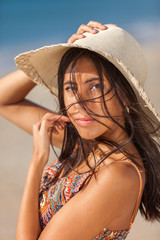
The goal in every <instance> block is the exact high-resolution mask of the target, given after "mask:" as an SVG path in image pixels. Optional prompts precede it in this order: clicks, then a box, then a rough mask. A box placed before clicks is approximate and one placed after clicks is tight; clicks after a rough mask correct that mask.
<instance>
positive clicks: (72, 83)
mask: <svg viewBox="0 0 160 240" xmlns="http://www.w3.org/2000/svg"><path fill="white" fill-rule="evenodd" d="M67 84H70V85H76V84H77V83H76V82H73V81H70V80H69V81H66V82H64V85H67Z"/></svg>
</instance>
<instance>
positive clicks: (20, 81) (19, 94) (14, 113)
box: [0, 70, 63, 147]
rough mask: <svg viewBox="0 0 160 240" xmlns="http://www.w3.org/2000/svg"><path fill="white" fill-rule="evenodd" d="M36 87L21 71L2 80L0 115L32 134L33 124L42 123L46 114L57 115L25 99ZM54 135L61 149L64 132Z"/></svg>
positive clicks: (0, 86)
mask: <svg viewBox="0 0 160 240" xmlns="http://www.w3.org/2000/svg"><path fill="white" fill-rule="evenodd" d="M35 85H36V84H35V83H34V82H33V81H32V80H31V79H30V78H29V77H28V76H26V74H25V73H23V72H22V71H20V70H18V71H16V72H13V73H11V74H8V75H7V76H5V77H4V78H2V79H0V115H2V116H3V117H5V118H6V119H8V120H9V121H11V122H12V123H14V124H15V125H17V126H18V127H20V128H22V129H23V130H25V131H26V132H28V133H30V134H32V127H33V124H35V123H37V122H38V121H40V119H41V118H42V117H43V116H44V115H45V114H46V113H50V114H51V116H54V115H55V113H53V112H51V111H50V110H48V109H46V108H43V107H42V106H39V105H37V104H36V103H33V102H31V101H29V100H27V99H25V97H26V96H27V94H28V93H29V92H30V91H31V90H32V89H33V88H34V87H35ZM59 130H60V129H59ZM53 135H54V136H53V137H54V144H55V146H57V147H61V144H62V140H63V130H61V131H59V134H53Z"/></svg>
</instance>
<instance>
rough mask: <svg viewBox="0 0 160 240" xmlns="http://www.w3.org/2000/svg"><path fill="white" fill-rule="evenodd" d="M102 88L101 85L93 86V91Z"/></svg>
mask: <svg viewBox="0 0 160 240" xmlns="http://www.w3.org/2000/svg"><path fill="white" fill-rule="evenodd" d="M100 88H101V85H100V84H98V83H97V84H93V85H92V86H91V90H92V89H93V90H96V89H100Z"/></svg>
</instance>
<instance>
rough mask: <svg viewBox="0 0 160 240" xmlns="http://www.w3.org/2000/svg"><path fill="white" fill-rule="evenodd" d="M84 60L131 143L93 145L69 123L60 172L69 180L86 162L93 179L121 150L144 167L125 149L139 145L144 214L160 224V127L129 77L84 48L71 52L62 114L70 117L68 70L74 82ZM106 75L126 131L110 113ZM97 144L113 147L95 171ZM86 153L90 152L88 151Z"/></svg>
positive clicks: (61, 72)
mask: <svg viewBox="0 0 160 240" xmlns="http://www.w3.org/2000/svg"><path fill="white" fill-rule="evenodd" d="M82 56H86V57H88V58H90V59H91V60H92V62H93V63H94V65H95V68H96V69H97V72H98V74H99V78H100V82H101V93H102V96H101V98H102V99H103V104H104V108H105V111H106V117H107V118H108V117H109V118H110V119H111V120H112V121H114V122H115V123H116V124H118V125H119V126H120V127H121V128H123V129H124V130H125V131H126V132H127V135H128V140H127V141H126V142H125V143H123V144H118V143H117V142H114V141H111V140H110V139H106V138H102V137H98V138H97V139H94V140H93V141H91V140H86V139H83V138H81V137H80V136H79V134H78V132H77V130H76V128H75V127H74V126H73V125H72V123H67V126H66V127H65V130H64V140H63V145H62V150H61V154H60V156H59V161H60V162H61V163H62V165H61V169H60V171H62V170H63V175H62V177H65V176H67V175H68V174H69V173H70V172H71V171H73V170H74V171H75V168H76V167H78V166H79V165H80V164H81V163H82V162H83V161H86V164H87V165H88V166H89V168H90V171H91V172H92V174H91V175H90V177H91V176H92V175H93V174H94V173H95V169H96V168H97V166H98V165H100V164H101V163H102V162H103V161H104V160H105V159H106V158H107V157H109V156H110V155H111V154H113V153H114V152H116V151H118V150H119V151H121V152H123V153H124V154H125V156H126V157H127V158H129V159H130V160H131V161H132V162H134V163H135V164H136V165H138V166H139V167H140V165H139V164H138V163H137V161H136V157H135V156H133V155H132V154H130V153H129V152H128V151H127V150H125V149H124V146H126V145H127V144H128V143H129V142H132V143H133V144H134V145H135V147H136V149H137V150H138V151H139V154H140V156H141V158H142V160H143V165H144V168H145V173H146V183H145V187H144V191H143V196H142V200H141V204H140V212H141V214H142V215H144V216H145V218H146V219H147V220H158V221H159V220H160V151H159V143H158V134H159V133H158V132H159V127H160V126H158V125H157V124H156V123H155V122H153V120H152V119H150V118H149V117H148V116H147V114H146V113H145V112H144V111H143V110H142V109H141V107H140V105H139V103H138V100H137V97H136V95H135V93H134V91H133V89H132V88H131V86H130V84H129V83H128V81H127V80H126V79H125V77H124V76H123V75H122V74H121V72H120V71H119V70H118V69H117V68H116V67H115V66H114V65H113V64H112V63H111V62H109V61H108V60H107V59H105V58H103V57H102V56H100V55H99V54H97V53H95V52H92V51H89V50H87V49H80V48H71V49H69V50H68V51H67V52H66V53H65V54H64V56H63V57H62V59H61V62H60V65H59V71H58V93H59V95H58V99H59V104H60V113H61V114H63V115H67V110H68V109H66V107H65V104H64V96H63V81H64V74H65V72H66V69H67V68H68V66H69V65H70V64H71V75H73V79H74V67H75V65H76V62H77V60H78V59H79V58H80V57H82ZM102 72H103V73H104V74H105V76H106V78H107V79H108V81H109V82H110V85H111V89H112V90H113V91H114V96H116V98H117V99H118V101H119V104H120V106H121V107H122V110H123V114H124V119H125V127H123V126H121V125H120V124H119V122H118V121H117V120H116V118H114V117H112V116H111V115H110V113H109V111H108V109H107V104H106V102H105V94H106V93H104V90H103V75H102ZM122 96H123V100H125V103H126V104H127V107H128V109H129V111H127V109H126V107H125V106H124V101H122ZM76 97H77V101H78V102H79V104H80V105H81V107H82V108H83V109H84V110H85V111H86V112H87V114H88V115H90V116H91V117H93V118H94V116H97V114H96V113H94V112H93V111H91V109H88V107H87V104H86V101H82V99H81V97H80V96H76ZM93 100H95V99H89V101H93ZM69 107H70V106H69ZM106 127H107V126H106ZM51 139H52V137H51ZM97 143H103V144H106V145H107V146H110V147H111V152H110V153H109V154H107V155H105V156H104V155H103V156H102V158H101V161H99V162H98V163H97V161H96V158H95V157H94V158H95V166H94V167H93V166H92V167H91V166H90V164H89V162H88V160H87V156H88V154H89V153H90V152H92V153H93V156H94V151H95V149H96V146H97ZM51 144H52V143H51ZM52 146H53V145H52ZM86 149H88V150H87V151H86ZM112 149H113V150H112ZM77 173H78V172H77ZM58 174H60V172H58ZM78 174H80V173H78ZM82 187H83V185H82Z"/></svg>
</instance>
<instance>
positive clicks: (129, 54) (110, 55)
mask: <svg viewBox="0 0 160 240" xmlns="http://www.w3.org/2000/svg"><path fill="white" fill-rule="evenodd" d="M106 26H107V25H106ZM107 27H108V29H107V30H103V31H100V30H99V32H98V33H97V34H91V33H85V34H84V35H85V36H86V37H85V38H83V39H78V40H76V41H75V42H74V43H72V44H69V43H62V44H56V45H51V46H45V47H42V48H39V49H37V50H32V51H30V52H26V53H22V54H20V55H19V56H17V57H16V58H15V62H16V64H17V66H18V68H19V69H21V70H22V71H24V72H25V73H26V74H27V75H28V76H29V77H30V78H31V79H32V80H33V81H34V82H35V83H37V84H39V85H42V86H43V87H45V88H47V89H48V90H49V91H50V92H52V93H53V94H55V95H57V73H58V67H59V63H60V60H61V57H62V56H63V55H64V53H65V52H66V51H67V50H68V49H69V48H71V47H79V48H85V49H89V50H92V51H94V52H97V53H99V54H100V55H102V56H104V57H105V58H106V59H108V60H109V61H110V62H111V63H113V64H114V65H115V66H116V67H117V68H118V69H119V71H120V72H121V73H122V74H123V75H124V76H125V78H126V79H127V80H128V82H129V83H130V85H131V86H132V88H133V90H134V92H135V94H136V96H137V98H138V100H139V103H140V105H141V107H142V109H143V110H144V111H145V112H146V113H147V114H148V115H149V116H150V117H151V118H152V119H153V120H155V121H156V122H160V116H158V113H157V112H156V111H155V109H154V106H153V105H152V103H151V101H150V100H149V98H148V97H147V95H146V92H145V91H144V89H143V86H144V82H145V80H146V78H147V64H146V61H145V58H144V55H143V53H142V50H141V47H140V46H139V44H138V43H137V41H136V40H135V39H134V38H133V37H132V36H131V35H130V34H129V33H127V32H126V31H125V30H123V29H121V28H119V27H115V26H107Z"/></svg>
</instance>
